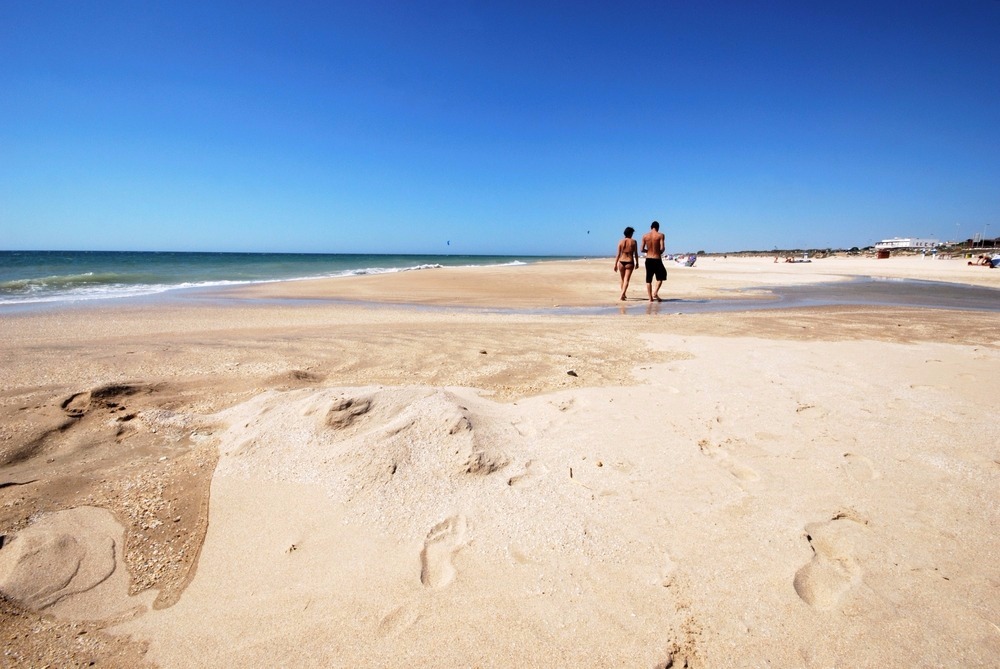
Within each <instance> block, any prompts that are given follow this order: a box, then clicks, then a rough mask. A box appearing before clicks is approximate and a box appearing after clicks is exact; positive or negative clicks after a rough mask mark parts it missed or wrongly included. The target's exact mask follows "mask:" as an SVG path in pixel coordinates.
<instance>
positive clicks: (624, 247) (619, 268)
mask: <svg viewBox="0 0 1000 669" xmlns="http://www.w3.org/2000/svg"><path fill="white" fill-rule="evenodd" d="M634 232H635V229H633V228H625V237H624V238H623V239H622V240H621V241H620V242H618V255H617V256H615V266H614V268H613V269H614V271H616V272H618V274H619V275H621V278H622V294H621V297H620V298H618V299H620V300H622V301H624V300H625V299H626V297H625V292H626V291H627V290H628V282H629V279H631V278H632V271H633V270H634V269H635V266H636V264H638V262H639V252H638V250H637V249H636V243H635V240H634V239H632V234H633V233H634Z"/></svg>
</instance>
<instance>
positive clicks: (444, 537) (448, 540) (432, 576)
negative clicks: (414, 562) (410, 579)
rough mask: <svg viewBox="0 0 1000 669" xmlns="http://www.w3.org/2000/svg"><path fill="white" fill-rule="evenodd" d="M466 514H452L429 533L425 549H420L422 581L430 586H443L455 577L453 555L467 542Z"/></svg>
mask: <svg viewBox="0 0 1000 669" xmlns="http://www.w3.org/2000/svg"><path fill="white" fill-rule="evenodd" d="M467 529H468V528H467V523H466V520H465V516H452V517H451V518H448V519H447V520H444V521H442V522H440V523H438V524H437V525H435V526H434V527H432V528H431V531H430V532H428V533H427V539H425V540H424V549H423V550H422V551H420V582H421V583H423V584H424V585H425V586H427V587H428V588H443V587H444V586H446V585H448V584H449V583H451V582H452V581H453V580H454V579H455V566H454V565H453V564H452V561H451V559H452V556H454V555H455V553H457V552H458V551H459V549H461V548H462V547H463V546H465V544H466V543H467V542H466V531H467Z"/></svg>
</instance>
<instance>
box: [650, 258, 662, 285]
mask: <svg viewBox="0 0 1000 669" xmlns="http://www.w3.org/2000/svg"><path fill="white" fill-rule="evenodd" d="M654 276H655V277H656V280H657V281H666V280H667V268H666V267H664V266H663V259H661V258H646V283H653V277H654Z"/></svg>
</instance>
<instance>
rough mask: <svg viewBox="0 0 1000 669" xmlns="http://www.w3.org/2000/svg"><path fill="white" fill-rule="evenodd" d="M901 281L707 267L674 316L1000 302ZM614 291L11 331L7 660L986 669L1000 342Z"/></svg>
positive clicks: (455, 275) (462, 277)
mask: <svg viewBox="0 0 1000 669" xmlns="http://www.w3.org/2000/svg"><path fill="white" fill-rule="evenodd" d="M704 260H707V259H704ZM898 260H899V262H896V261H897V259H895V258H894V259H890V260H888V261H875V260H869V261H867V262H866V261H863V260H855V259H849V260H848V259H830V260H829V261H816V262H815V263H810V264H808V265H806V264H802V265H781V264H778V265H774V264H772V263H771V261H770V259H734V258H730V259H726V260H722V259H719V260H717V261H707V262H703V261H702V260H699V265H696V266H695V267H694V268H677V269H674V268H671V270H670V277H669V279H668V281H667V283H666V285H665V287H664V290H663V295H664V296H665V297H668V298H670V299H677V300H690V301H692V302H697V301H704V300H708V301H712V300H729V299H732V297H733V294H734V291H744V292H745V291H747V290H751V291H754V290H763V289H765V288H769V287H773V286H778V287H779V288H781V289H782V290H785V291H795V290H797V288H795V286H801V285H810V284H815V285H819V284H828V283H830V282H831V281H840V282H849V281H850V280H851V279H852V277H860V276H885V277H889V278H906V279H924V280H931V281H936V282H940V281H944V282H950V283H957V284H975V285H979V286H985V287H988V288H998V287H1000V271H994V272H992V273H991V270H987V269H984V268H976V267H966V266H964V261H957V260H956V261H947V260H940V261H939V260H932V259H929V258H928V259H919V258H914V259H905V258H903V259H898ZM879 263H882V264H879ZM960 263H962V264H960ZM610 269H611V261H610V260H607V261H603V260H602V261H579V262H566V263H544V264H540V265H530V266H524V267H503V268H478V269H476V268H462V269H442V270H427V271H420V272H412V273H405V274H400V275H383V276H377V277H356V278H352V279H337V280H323V281H302V282H288V283H281V284H267V285H264V286H254V287H248V288H243V289H240V290H237V291H232V292H228V293H227V294H226V295H225V296H222V295H219V294H208V293H200V294H197V295H195V294H189V295H185V296H183V297H180V296H175V297H168V298H166V299H163V300H156V301H145V302H136V303H106V304H101V305H90V306H87V307H84V308H74V309H63V310H52V309H45V310H38V311H32V312H22V313H17V314H11V313H7V314H5V315H4V316H3V318H2V319H0V330H2V332H0V334H2V338H0V341H2V342H3V345H2V348H0V358H2V371H0V375H2V377H3V378H2V381H3V383H2V384H0V387H2V389H3V390H2V391H0V413H2V416H0V417H2V422H0V425H2V430H0V455H2V462H3V467H2V470H0V472H2V474H0V483H2V484H3V487H0V532H2V533H3V534H4V536H5V537H6V538H5V541H4V544H3V548H2V549H0V589H2V591H3V592H4V593H5V594H6V595H7V597H8V598H15V599H16V600H17V601H9V600H8V601H6V602H4V604H3V608H2V609H0V616H3V620H2V623H3V624H2V625H0V629H2V630H3V631H2V632H0V635H2V636H3V642H4V646H5V648H7V649H8V655H7V657H8V658H10V661H11V662H13V664H14V665H15V666H18V665H23V666H36V665H37V666H41V665H44V664H46V663H48V664H51V665H53V666H58V665H72V664H80V663H82V664H86V662H88V661H91V660H94V661H97V662H98V663H99V665H103V666H137V663H138V662H140V661H143V662H147V663H150V664H151V665H158V666H163V667H187V666H218V665H230V666H237V665H245V664H280V665H284V666H314V665H316V664H323V665H327V666H344V667H347V666H371V665H373V664H397V663H409V664H415V665H417V666H459V665H461V666H466V665H468V666H498V667H499V666H505V667H506V666H552V665H553V664H577V665H582V666H594V667H598V666H608V665H621V666H650V667H653V666H684V663H685V662H687V663H688V665H689V666H704V667H717V666H734V667H735V666H748V665H749V666H763V665H765V664H768V663H770V664H772V665H774V666H834V665H840V666H844V665H846V666H898V667H904V666H905V667H909V666H921V665H923V666H991V665H992V664H993V663H994V661H995V658H996V657H997V656H998V655H1000V633H998V631H997V629H996V621H997V620H1000V606H998V602H1000V598H998V597H997V592H998V588H1000V571H998V567H997V564H998V562H997V561H996V560H992V559H990V558H989V556H990V555H994V554H996V552H997V549H998V543H997V540H996V539H995V537H994V533H993V531H992V528H994V527H995V526H996V525H997V521H998V520H1000V518H998V509H997V507H996V495H995V491H996V489H997V483H998V482H1000V447H998V446H997V445H998V444H1000V431H998V427H997V425H996V422H995V421H994V420H992V418H991V416H992V413H993V412H994V411H995V407H996V406H997V404H998V400H1000V392H998V391H997V389H996V385H995V384H991V383H990V382H989V380H990V379H995V378H998V373H1000V335H998V329H997V326H998V325H1000V316H998V314H997V313H996V312H990V311H978V310H975V311H954V310H945V309H918V308H913V307H887V306H884V305H860V306H821V307H806V308H791V309H778V310H761V311H735V312H718V313H686V314H678V313H676V311H678V310H677V309H671V302H669V301H668V302H664V303H662V304H660V305H654V306H655V307H656V310H652V309H651V310H650V311H649V313H648V314H647V312H646V309H647V304H646V303H641V302H640V301H639V300H637V299H636V300H635V301H630V302H627V303H626V304H625V305H624V307H625V308H624V314H621V313H617V311H616V310H620V309H621V307H622V305H620V304H618V303H617V300H616V299H615V298H616V297H617V290H616V281H615V275H614V274H612V272H611V271H610ZM845 285H848V284H846V283H845ZM643 292H644V290H643V286H642V284H641V277H637V278H634V279H633V284H632V288H631V289H630V295H631V296H632V297H633V298H638V297H639V296H640V295H641V294H642V293H643ZM985 295H986V296H987V302H988V296H989V293H985ZM761 297H762V296H760V295H758V296H756V297H753V296H752V298H753V299H760V298H761ZM394 304H397V305H405V306H393V305H394ZM415 305H416V306H417V307H419V308H414V306H415ZM440 307H446V308H440ZM447 307H452V308H447ZM554 307H558V308H557V309H555V310H553V308H554ZM587 309H596V310H599V311H596V312H592V313H588V312H587V311H586V310H587ZM609 309H610V310H611V313H607V311H606V310H609ZM570 372H572V373H570ZM29 549H30V550H29ZM109 556H111V557H109ZM42 565H45V566H44V567H43V566H42ZM54 574H55V575H58V574H63V575H65V574H78V575H79V576H75V575H74V576H71V577H69V578H67V577H66V576H62V577H61V578H57V577H54V576H53V575H54ZM80 632H84V634H80Z"/></svg>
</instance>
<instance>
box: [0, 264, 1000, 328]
mask: <svg viewBox="0 0 1000 669" xmlns="http://www.w3.org/2000/svg"><path fill="white" fill-rule="evenodd" d="M713 261H719V262H718V264H715V263H714V262H713ZM838 261H841V262H839V263H838ZM890 262H891V261H888V260H877V261H876V260H870V259H845V258H832V259H824V260H819V261H816V263H815V265H816V266H815V267H814V266H813V263H809V264H801V265H798V266H796V265H792V267H791V268H789V267H787V264H785V263H778V264H777V265H776V266H775V267H770V265H773V264H774V263H772V262H768V261H767V260H766V259H764V258H734V259H732V260H722V259H721V258H709V259H708V262H706V263H705V264H704V265H702V266H696V267H694V268H687V267H679V266H678V267H670V268H668V272H669V276H668V279H667V281H666V282H665V283H664V288H663V289H664V293H665V295H666V297H665V298H664V299H663V301H662V303H661V305H660V306H659V307H658V308H657V311H656V313H659V312H662V311H667V310H668V309H669V308H670V306H671V305H672V306H677V307H680V309H681V312H682V313H701V312H705V311H714V310H721V311H732V310H740V309H741V308H743V307H744V305H745V308H791V307H790V306H788V305H786V304H784V302H785V301H787V299H788V297H787V295H786V293H787V294H796V297H797V298H798V299H797V300H796V301H795V303H794V304H793V305H792V306H800V305H803V306H847V305H864V304H868V305H871V304H879V305H882V306H888V307H897V306H898V307H911V306H916V307H919V306H924V305H922V304H921V302H920V301H919V300H917V301H913V300H911V299H905V296H904V299H903V301H901V302H893V301H892V298H891V296H885V295H882V296H881V297H880V301H877V302H872V301H871V299H870V298H866V299H861V297H860V293H858V294H857V295H850V294H849V293H850V291H836V290H830V288H831V287H833V286H834V284H836V283H854V284H859V283H860V282H878V281H882V280H886V281H899V282H901V283H903V284H911V285H912V286H913V287H919V286H920V285H921V284H924V285H930V286H932V287H936V286H935V285H936V284H941V285H942V286H946V285H955V286H967V287H969V288H970V289H972V290H970V291H969V293H972V294H977V292H978V291H976V290H975V289H977V288H978V289H992V290H1000V272H996V273H990V272H989V271H988V270H987V271H985V272H984V271H980V272H976V271H975V270H977V269H979V268H975V267H968V266H966V267H965V268H964V269H963V267H962V265H960V264H959V263H960V261H959V260H955V259H949V260H927V259H922V258H905V259H899V261H898V262H897V263H896V264H894V265H893V264H888V263H890ZM823 263H828V264H826V265H824V266H823V267H819V265H821V264H823ZM938 263H942V264H940V265H939V264H938ZM605 264H606V261H605V260H602V259H587V258H579V259H572V260H543V261H539V262H537V263H529V264H503V265H485V266H455V267H436V268H426V269H423V270H421V272H420V274H421V275H423V276H419V277H416V276H415V274H412V273H410V272H386V273H377V274H372V275H350V276H336V277H324V278H296V279H275V280H268V281H261V282H246V283H240V284H235V285H225V286H195V287H181V288H172V289H168V290H165V291H162V292H158V293H155V294H150V295H141V296H128V297H112V298H94V299H85V300H68V301H53V302H28V303H24V304H8V305H0V315H4V314H6V315H17V314H22V313H33V312H46V311H60V310H64V309H76V308H81V309H85V308H88V307H91V306H93V307H96V308H114V307H116V306H121V307H125V308H133V307H136V306H143V307H156V306H162V305H165V304H169V305H174V304H185V303H188V304H194V303H200V302H204V301H209V302H212V301H214V302H215V303H216V304H218V305H220V306H221V305H225V304H227V303H230V302H242V303H246V304H269V303H270V304H274V305H284V306H292V305H295V304H304V305H305V304H318V303H323V304H327V305H329V306H346V307H363V306H368V305H381V306H386V307H389V308H405V307H407V306H426V307H434V306H437V307H454V308H468V309H475V308H480V309H487V310H496V311H498V312H515V313H516V312H518V310H525V309H528V310H532V309H533V310H535V311H533V312H531V311H529V312H526V313H547V312H551V313H555V312H554V311H553V310H557V309H565V308H572V309H575V310H576V313H584V314H585V315H593V314H596V313H602V312H604V311H612V310H613V309H617V308H619V307H621V306H625V307H626V308H627V313H632V312H634V311H637V310H638V309H637V308H636V305H637V304H644V303H646V302H647V301H646V300H645V298H644V297H642V296H641V293H642V290H643V284H642V276H641V271H638V270H637V272H636V273H635V274H633V281H632V285H631V286H630V291H631V296H630V298H629V299H628V300H627V301H626V302H624V303H622V302H619V301H617V300H614V298H613V297H611V298H609V297H608V295H609V294H612V293H613V292H614V291H613V290H610V291H609V290H608V284H611V285H613V281H614V278H613V277H611V280H610V281H608V280H607V279H608V278H609V277H607V276H601V272H600V270H601V268H602V267H603V266H604V265H605ZM581 266H585V267H586V268H587V270H588V271H587V272H586V274H585V277H584V278H585V279H586V281H585V282H581V281H580V280H579V278H577V281H576V284H575V285H574V286H572V288H571V289H569V290H560V287H559V285H558V279H557V278H554V277H553V273H554V272H556V273H558V272H568V273H573V272H576V273H577V274H580V272H579V269H580V267H581ZM525 268H532V269H530V270H528V269H525ZM522 269H525V271H518V270H522ZM965 270H973V271H965ZM706 274H707V275H709V276H706ZM532 279H537V281H536V283H535V285H538V284H541V285H548V286H549V287H550V288H553V284H555V286H554V289H552V290H549V291H548V292H545V293H544V294H537V293H538V292H539V291H537V290H533V285H532ZM471 283H477V284H478V285H476V286H474V288H473V289H472V290H470V289H468V288H467V287H466V286H467V285H468V284H471ZM455 284H458V288H457V289H456V286H455ZM800 286H813V287H816V292H817V294H816V295H812V296H811V295H808V294H807V293H808V291H807V290H802V289H800V288H799V287H800ZM880 292H881V293H884V292H885V291H880ZM902 292H905V291H902ZM917 292H919V291H917ZM836 293H839V294H840V297H839V298H838V299H839V301H837V300H834V301H831V298H830V297H829V295H830V294H836ZM845 293H846V294H845ZM955 297H956V304H959V303H960V302H961V298H962V296H961V295H960V293H959V291H956V292H955ZM761 301H766V302H768V303H769V304H770V305H771V306H769V307H761V305H760V304H759V302H761ZM998 302H1000V300H998ZM755 303H758V304H755ZM979 303H980V305H979V306H973V307H964V306H958V307H957V308H959V309H966V308H972V309H975V310H980V309H983V310H991V307H990V303H991V296H990V295H989V293H988V292H985V293H979ZM694 305H698V306H694ZM705 305H707V306H705ZM654 306H655V305H654ZM926 306H929V307H932V308H938V309H947V308H949V306H948V301H947V298H946V297H945V298H941V299H939V300H937V301H936V302H935V301H932V302H931V303H930V304H927V305H926ZM997 308H1000V307H997Z"/></svg>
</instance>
